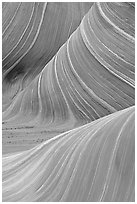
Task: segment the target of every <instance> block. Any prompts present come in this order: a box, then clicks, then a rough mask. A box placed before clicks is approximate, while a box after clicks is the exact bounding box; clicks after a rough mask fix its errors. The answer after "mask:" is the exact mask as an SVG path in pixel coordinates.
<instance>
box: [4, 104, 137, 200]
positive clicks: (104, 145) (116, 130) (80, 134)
mask: <svg viewBox="0 0 137 204" xmlns="http://www.w3.org/2000/svg"><path fill="white" fill-rule="evenodd" d="M134 116H135V107H134V106H133V107H130V108H127V109H125V110H122V111H118V112H117V113H113V114H111V115H109V116H106V117H103V118H101V119H98V120H96V121H94V122H91V123H89V124H87V125H85V126H82V127H79V128H77V129H74V130H72V131H69V132H66V133H63V134H61V135H58V136H56V137H54V138H52V139H50V140H48V141H46V142H44V143H42V144H39V145H37V146H36V147H35V148H33V149H31V150H28V151H24V152H22V153H16V154H11V155H9V156H4V157H3V175H2V177H3V187H2V189H3V201H6V202H8V201H10V202H15V201H21V202H22V201H24V202H25V201H30V202H34V201H37V202H40V201H41V202H42V201H43V202H44V201H46V202H47V201H52V202H53V201H56V202H58V201H64V202H77V201H79V202H83V201H84V202H93V201H94V202H95V201H105V202H111V201H119V202H120V201H134V199H135V184H134V182H135V161H134V159H135V158H134V157H135V135H134V133H135V130H134V128H135V123H134Z"/></svg>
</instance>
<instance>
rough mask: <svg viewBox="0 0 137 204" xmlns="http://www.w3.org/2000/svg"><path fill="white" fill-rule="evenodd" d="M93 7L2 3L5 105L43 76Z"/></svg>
mask: <svg viewBox="0 0 137 204" xmlns="http://www.w3.org/2000/svg"><path fill="white" fill-rule="evenodd" d="M92 4H93V3H92V2H91V3H84V2H81V3H80V2H78V3H77V2H76V3H71V2H70V3H69V2H66V3H65V2H64V3H63V2H55V3H53V2H48V3H44V2H43V3H38V2H36V3H35V2H30V3H29V2H27V3H26V2H20V3H18V2H14V3H13V2H12V3H5V4H3V10H2V11H3V14H2V17H3V22H2V31H3V32H2V45H3V49H2V66H3V67H2V68H3V95H4V97H3V102H4V104H5V103H6V104H7V103H10V102H11V99H12V98H14V97H15V95H16V94H17V93H18V92H19V91H21V90H22V89H24V88H25V87H26V86H27V85H28V84H29V83H30V82H31V81H32V80H33V79H34V78H35V77H36V76H37V74H38V73H40V71H41V70H42V69H43V67H44V66H45V65H46V64H47V63H48V62H49V61H50V60H51V59H52V57H53V56H54V55H55V54H56V52H57V51H58V49H59V48H60V47H61V45H62V44H63V43H65V42H66V40H67V39H68V37H69V36H70V35H71V33H72V32H73V31H74V30H75V29H76V28H77V27H78V26H79V24H80V22H81V19H82V18H83V16H84V15H85V13H87V11H88V10H89V9H90V8H91V6H92ZM11 90H12V91H11Z"/></svg>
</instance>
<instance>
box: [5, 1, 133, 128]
mask: <svg viewBox="0 0 137 204" xmlns="http://www.w3.org/2000/svg"><path fill="white" fill-rule="evenodd" d="M130 7H132V6H131V5H129V4H125V3H123V4H122V6H121V4H120V5H119V3H114V5H113V3H95V4H94V5H93V6H92V8H91V9H90V11H89V12H88V13H87V14H86V15H85V16H84V18H83V20H82V22H81V24H80V26H79V27H78V28H77V29H76V31H75V32H74V33H73V34H72V35H71V36H70V37H69V39H68V40H67V42H66V43H65V44H63V46H62V47H61V48H60V49H59V51H58V52H57V54H56V55H55V56H54V57H53V58H52V60H51V61H50V62H49V63H48V64H47V65H46V66H45V67H44V68H43V70H42V71H41V72H40V73H39V74H38V75H37V77H36V78H35V79H34V80H33V81H32V83H31V84H30V85H29V86H27V87H26V89H24V90H23V91H21V92H20V93H19V94H18V95H17V97H16V98H15V99H14V101H13V102H12V103H11V104H10V106H8V107H7V106H6V108H5V111H4V112H3V121H4V122H9V123H11V122H12V123H14V122H16V124H21V125H22V124H23V125H25V124H27V125H32V124H33V125H34V126H44V127H45V128H47V129H62V128H63V129H65V128H69V129H70V128H74V127H77V126H80V125H82V124H85V123H88V122H91V121H93V120H95V119H98V118H100V117H103V116H105V115H108V114H110V113H113V112H116V111H118V110H122V109H125V108H127V107H130V106H133V105H134V103H135V88H134V83H135V82H134V72H135V70H134V69H135V64H134V59H135V56H134V54H135V50H134V45H135V42H134V41H135V39H134V37H133V36H134V32H133V30H132V33H130V32H129V30H130V28H129V27H128V25H129V22H130V21H131V22H132V21H133V19H132V18H130V19H131V20H130V21H129V22H128V21H127V20H125V16H124V15H125V9H127V10H128V9H129V8H130ZM119 9H120V10H119ZM132 9H133V8H132ZM120 11H121V13H120ZM119 15H121V17H120V16H119ZM121 21H122V25H123V26H122V27H121ZM131 25H132V24H131Z"/></svg>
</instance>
